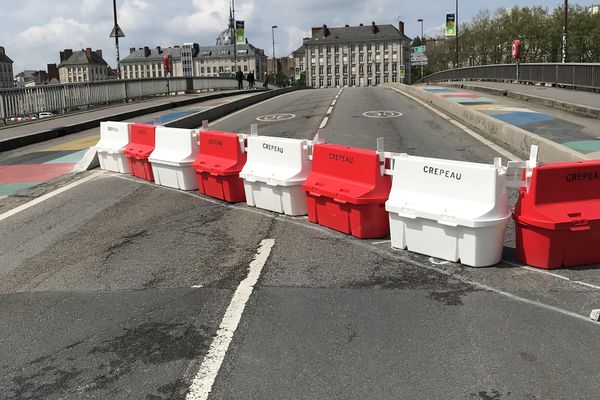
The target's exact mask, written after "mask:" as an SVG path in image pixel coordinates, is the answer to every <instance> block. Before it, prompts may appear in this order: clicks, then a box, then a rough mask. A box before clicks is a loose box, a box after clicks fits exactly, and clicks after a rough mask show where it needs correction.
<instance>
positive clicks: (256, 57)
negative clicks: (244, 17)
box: [121, 29, 267, 79]
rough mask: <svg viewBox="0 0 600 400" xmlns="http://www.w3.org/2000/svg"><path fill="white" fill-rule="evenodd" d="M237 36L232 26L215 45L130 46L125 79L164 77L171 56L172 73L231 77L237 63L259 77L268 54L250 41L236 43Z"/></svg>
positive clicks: (123, 66) (124, 62)
mask: <svg viewBox="0 0 600 400" xmlns="http://www.w3.org/2000/svg"><path fill="white" fill-rule="evenodd" d="M234 37H235V36H234V35H233V33H232V32H230V30H229V29H226V30H225V31H223V32H221V34H220V35H219V37H218V38H217V41H216V44H215V45H214V46H200V45H199V44H198V43H184V44H183V45H182V46H179V45H178V46H174V47H169V48H164V49H162V48H161V47H156V48H153V49H150V48H149V47H144V48H140V49H137V50H136V49H135V48H131V49H129V55H128V56H127V57H125V58H124V59H123V60H122V61H121V77H122V78H123V79H137V78H157V77H162V76H165V73H164V69H163V58H164V56H165V54H169V55H170V56H171V61H172V64H173V74H172V76H200V77H213V76H216V77H218V76H232V75H233V74H235V65H236V62H237V65H238V66H239V67H240V68H241V69H242V71H243V72H244V73H245V74H247V73H248V72H250V71H254V76H255V77H256V78H258V79H260V78H261V77H262V76H263V74H264V73H265V71H266V69H267V57H266V56H265V52H264V50H262V49H259V48H256V47H254V46H253V45H251V44H249V43H244V44H237V45H234V44H233V39H232V38H234Z"/></svg>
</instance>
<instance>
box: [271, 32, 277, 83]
mask: <svg viewBox="0 0 600 400" xmlns="http://www.w3.org/2000/svg"><path fill="white" fill-rule="evenodd" d="M275 28H277V25H273V26H272V27H271V37H272V38H273V69H274V70H275V79H277V60H276V59H275Z"/></svg>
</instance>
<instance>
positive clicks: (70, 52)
mask: <svg viewBox="0 0 600 400" xmlns="http://www.w3.org/2000/svg"><path fill="white" fill-rule="evenodd" d="M72 55H73V50H72V49H64V50H63V51H61V52H60V62H63V61H66V60H68V59H69V57H71V56H72Z"/></svg>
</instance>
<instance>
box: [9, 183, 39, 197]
mask: <svg viewBox="0 0 600 400" xmlns="http://www.w3.org/2000/svg"><path fill="white" fill-rule="evenodd" d="M40 183H42V182H21V183H7V184H5V185H0V196H12V195H13V194H15V193H17V192H18V191H19V190H23V189H29V188H31V187H34V186H37V185H39V184H40Z"/></svg>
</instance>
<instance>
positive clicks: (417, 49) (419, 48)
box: [412, 46, 427, 53]
mask: <svg viewBox="0 0 600 400" xmlns="http://www.w3.org/2000/svg"><path fill="white" fill-rule="evenodd" d="M412 51H413V53H425V52H426V51H427V46H415V47H413V48H412Z"/></svg>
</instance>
